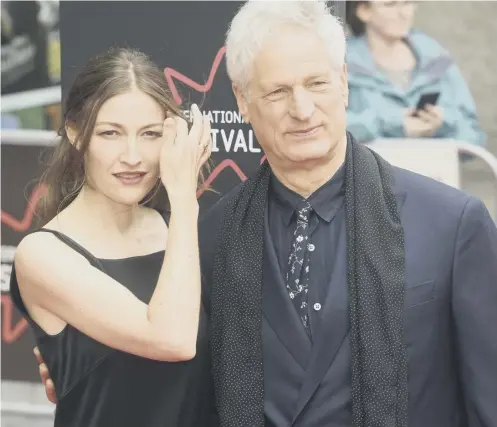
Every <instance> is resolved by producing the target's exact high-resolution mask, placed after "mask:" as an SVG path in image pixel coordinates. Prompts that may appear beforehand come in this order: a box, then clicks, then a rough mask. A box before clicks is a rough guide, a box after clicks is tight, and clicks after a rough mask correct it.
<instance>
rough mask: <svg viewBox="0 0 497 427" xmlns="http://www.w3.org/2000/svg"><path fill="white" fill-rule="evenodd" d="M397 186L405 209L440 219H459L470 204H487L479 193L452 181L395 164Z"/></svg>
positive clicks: (450, 220) (435, 219)
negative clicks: (470, 193)
mask: <svg viewBox="0 0 497 427" xmlns="http://www.w3.org/2000/svg"><path fill="white" fill-rule="evenodd" d="M394 176H395V190H396V193H397V194H398V196H399V197H401V198H404V200H405V201H404V205H403V209H407V210H413V211H416V212H417V213H419V214H420V215H421V216H423V217H426V218H432V219H433V225H435V223H436V221H437V220H439V221H443V222H452V221H454V222H456V223H457V222H459V221H460V219H461V217H462V214H463V212H464V210H465V208H466V207H467V205H468V204H473V205H474V204H480V205H483V202H481V201H480V200H479V199H477V198H476V197H473V196H471V195H469V194H467V193H465V192H464V191H462V190H460V189H458V188H455V187H453V186H451V185H448V184H444V183H443V182H440V181H437V180H435V179H432V178H429V177H427V176H424V175H420V174H417V173H415V172H411V171H408V170H405V169H401V168H397V167H394Z"/></svg>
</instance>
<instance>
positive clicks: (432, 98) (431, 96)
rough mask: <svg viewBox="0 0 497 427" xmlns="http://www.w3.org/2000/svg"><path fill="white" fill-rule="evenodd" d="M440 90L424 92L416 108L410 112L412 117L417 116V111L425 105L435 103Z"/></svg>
mask: <svg viewBox="0 0 497 427" xmlns="http://www.w3.org/2000/svg"><path fill="white" fill-rule="evenodd" d="M439 96H440V92H430V93H424V94H423V95H421V96H420V98H419V101H418V104H417V105H416V109H415V110H414V112H413V113H412V115H413V116H414V117H418V111H421V110H424V109H425V108H426V106H427V105H436V104H437V101H438V98H439Z"/></svg>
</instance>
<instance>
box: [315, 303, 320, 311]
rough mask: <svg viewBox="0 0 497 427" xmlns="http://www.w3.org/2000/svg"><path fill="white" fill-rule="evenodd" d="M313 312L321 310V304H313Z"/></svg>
mask: <svg viewBox="0 0 497 427" xmlns="http://www.w3.org/2000/svg"><path fill="white" fill-rule="evenodd" d="M314 310H316V311H319V310H321V304H319V303H318V302H317V303H316V304H314Z"/></svg>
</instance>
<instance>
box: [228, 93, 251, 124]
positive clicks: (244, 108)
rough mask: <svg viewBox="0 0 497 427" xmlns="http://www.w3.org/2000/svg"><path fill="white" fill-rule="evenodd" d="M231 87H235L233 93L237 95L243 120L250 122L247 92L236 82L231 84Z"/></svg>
mask: <svg viewBox="0 0 497 427" xmlns="http://www.w3.org/2000/svg"><path fill="white" fill-rule="evenodd" d="M231 88H232V89H233V94H234V95H235V98H236V103H237V104H238V110H239V111H240V113H241V115H242V118H243V121H244V122H245V123H247V124H248V123H250V114H249V109H248V100H247V94H246V93H245V91H243V90H241V89H240V88H239V87H238V86H236V85H235V84H234V83H233V84H232V85H231Z"/></svg>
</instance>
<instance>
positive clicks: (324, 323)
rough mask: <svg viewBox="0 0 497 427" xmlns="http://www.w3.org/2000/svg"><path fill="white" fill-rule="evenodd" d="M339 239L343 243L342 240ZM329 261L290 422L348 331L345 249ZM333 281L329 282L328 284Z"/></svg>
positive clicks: (342, 233)
mask: <svg viewBox="0 0 497 427" xmlns="http://www.w3.org/2000/svg"><path fill="white" fill-rule="evenodd" d="M404 200H405V193H404V192H401V193H398V194H397V206H398V209H399V212H400V211H401V209H402V206H403V204H404ZM340 240H341V242H340V245H339V246H342V247H344V248H345V247H346V242H347V240H346V227H345V225H344V227H343V228H342V230H341V231H340ZM342 242H343V243H342ZM337 255H338V256H337V257H335V258H334V259H333V260H332V262H334V263H335V268H334V269H333V277H332V278H331V280H330V289H329V290H328V294H327V296H326V301H325V304H324V307H323V311H322V317H321V319H320V322H319V323H318V324H317V327H316V329H317V330H316V333H315V339H314V340H313V341H314V346H313V348H312V352H311V356H310V359H309V369H308V371H307V373H306V376H305V380H304V382H303V384H302V388H301V391H300V396H299V399H298V401H297V404H296V406H295V415H294V418H293V421H292V424H293V423H294V422H295V421H296V419H297V417H298V416H299V415H300V413H301V412H302V410H303V409H304V408H305V405H306V404H307V402H308V401H309V399H310V398H311V397H312V395H313V394H314V392H315V391H316V389H317V387H318V386H319V384H320V383H321V381H322V380H323V378H324V376H325V375H326V373H327V372H328V370H329V369H330V366H331V364H332V363H333V361H334V359H335V357H336V355H337V353H338V350H340V348H341V347H342V345H343V343H344V341H345V338H346V337H347V335H348V333H349V328H350V323H349V304H348V287H347V259H346V258H347V250H342V251H339V253H338V254H337ZM331 283H333V286H331Z"/></svg>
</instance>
